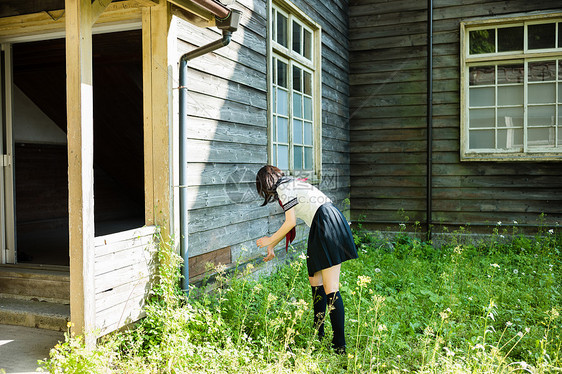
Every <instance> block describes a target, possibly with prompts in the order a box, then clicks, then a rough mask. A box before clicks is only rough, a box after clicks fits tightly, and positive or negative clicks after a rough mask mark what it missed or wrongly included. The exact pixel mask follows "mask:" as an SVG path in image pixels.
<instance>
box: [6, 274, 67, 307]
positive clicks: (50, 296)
mask: <svg viewBox="0 0 562 374" xmlns="http://www.w3.org/2000/svg"><path fill="white" fill-rule="evenodd" d="M0 296H1V297H4V298H17V299H23V300H36V301H48V302H53V303H60V304H69V303H70V272H69V268H68V266H53V265H50V266H40V265H20V264H18V265H1V266H0Z"/></svg>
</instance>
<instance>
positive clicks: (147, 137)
mask: <svg viewBox="0 0 562 374" xmlns="http://www.w3.org/2000/svg"><path fill="white" fill-rule="evenodd" d="M151 20H152V17H151V11H150V8H144V9H143V10H142V81H143V83H142V86H143V87H142V90H143V117H144V120H143V134H144V181H145V182H144V221H145V224H146V225H147V226H150V225H154V184H153V183H152V181H153V180H154V172H153V170H152V168H153V163H152V152H153V146H152V142H153V139H152V136H153V134H152V94H151V92H152V32H151Z"/></svg>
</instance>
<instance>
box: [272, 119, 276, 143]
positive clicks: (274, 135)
mask: <svg viewBox="0 0 562 374" xmlns="http://www.w3.org/2000/svg"><path fill="white" fill-rule="evenodd" d="M272 126H273V141H274V142H276V141H277V116H273V123H272Z"/></svg>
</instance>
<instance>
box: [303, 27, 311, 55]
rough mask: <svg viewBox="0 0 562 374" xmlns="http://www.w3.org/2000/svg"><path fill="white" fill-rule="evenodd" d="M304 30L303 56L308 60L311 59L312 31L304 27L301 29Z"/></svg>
mask: <svg viewBox="0 0 562 374" xmlns="http://www.w3.org/2000/svg"><path fill="white" fill-rule="evenodd" d="M303 31H304V36H303V39H304V46H303V47H304V51H303V55H304V57H306V58H308V59H309V60H312V33H311V32H310V31H308V30H306V29H304V30H303Z"/></svg>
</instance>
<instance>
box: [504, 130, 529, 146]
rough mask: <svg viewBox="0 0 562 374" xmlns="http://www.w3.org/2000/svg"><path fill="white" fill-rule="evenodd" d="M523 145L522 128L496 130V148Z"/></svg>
mask: <svg viewBox="0 0 562 374" xmlns="http://www.w3.org/2000/svg"><path fill="white" fill-rule="evenodd" d="M521 147H523V129H506V130H498V148H500V149H514V148H521Z"/></svg>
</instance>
